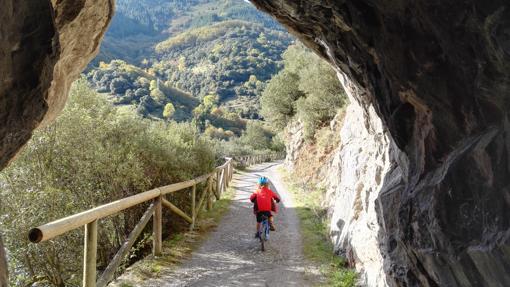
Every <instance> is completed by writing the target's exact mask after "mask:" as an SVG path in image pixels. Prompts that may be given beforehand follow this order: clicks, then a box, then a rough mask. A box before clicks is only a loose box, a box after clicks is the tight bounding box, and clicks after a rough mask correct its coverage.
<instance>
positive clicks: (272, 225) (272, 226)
mask: <svg viewBox="0 0 510 287" xmlns="http://www.w3.org/2000/svg"><path fill="white" fill-rule="evenodd" d="M269 228H270V229H271V231H276V227H275V226H274V217H273V215H272V214H270V215H269Z"/></svg>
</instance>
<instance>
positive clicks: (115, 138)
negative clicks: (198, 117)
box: [0, 80, 215, 286]
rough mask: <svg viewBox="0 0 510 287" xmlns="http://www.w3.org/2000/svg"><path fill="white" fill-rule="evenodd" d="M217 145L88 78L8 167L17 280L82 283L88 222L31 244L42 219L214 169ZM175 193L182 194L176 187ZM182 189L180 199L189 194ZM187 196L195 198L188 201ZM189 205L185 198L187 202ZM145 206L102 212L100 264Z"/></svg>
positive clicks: (2, 178)
mask: <svg viewBox="0 0 510 287" xmlns="http://www.w3.org/2000/svg"><path fill="white" fill-rule="evenodd" d="M214 159H215V157H214V152H213V149H212V148H211V147H210V144H209V143H208V142H207V141H206V140H205V139H204V138H202V137H201V136H200V135H199V134H198V132H197V131H196V129H195V128H194V127H193V126H192V125H191V124H177V123H169V124H166V123H164V122H162V121H159V122H155V121H149V120H144V119H142V118H141V117H140V116H138V115H136V114H134V113H132V112H130V111H129V110H126V109H124V110H119V109H117V108H114V107H113V106H111V105H110V104H109V103H107V102H106V100H105V99H103V98H101V97H99V96H97V95H96V94H95V93H94V92H92V91H91V90H90V89H89V88H88V86H87V85H86V84H85V82H84V81H83V80H80V81H78V82H77V83H75V85H74V87H73V89H72V91H71V96H70V99H69V103H68V104H67V106H66V108H65V109H64V111H63V113H62V115H61V116H60V117H59V118H58V119H57V120H56V121H55V122H54V123H53V124H51V125H49V126H48V127H45V128H42V129H40V130H38V131H36V132H35V133H34V135H33V138H32V140H31V141H30V142H29V143H28V144H27V145H26V147H25V149H24V151H23V152H21V153H20V155H19V157H18V158H17V160H15V161H14V162H13V163H12V164H11V165H10V166H9V168H7V169H5V170H4V171H3V172H2V173H1V174H0V186H1V187H2V188H1V189H0V202H1V203H2V204H1V206H0V208H1V209H2V210H1V214H5V216H3V217H1V218H0V223H1V225H2V227H3V228H4V229H5V233H6V234H5V235H6V236H5V238H6V245H7V249H8V250H9V260H10V261H11V264H10V267H11V268H12V270H11V274H12V275H13V276H12V277H11V279H12V280H13V282H12V285H22V286H26V285H31V284H32V283H33V282H35V281H39V282H41V283H43V285H52V286H64V285H65V286H76V285H79V282H80V278H79V277H80V276H76V275H73V274H80V271H79V270H80V268H81V264H82V263H81V260H82V259H81V258H82V254H81V253H82V248H83V247H82V244H83V243H82V241H83V239H82V230H75V231H73V232H69V233H67V234H65V235H63V236H60V237H57V238H55V239H54V240H51V241H50V242H45V243H43V244H38V245H34V244H28V240H27V238H26V234H27V231H28V230H29V229H30V228H31V227H34V226H38V225H40V224H44V223H47V222H49V221H52V220H56V219H59V218H62V217H65V216H68V215H71V214H74V213H77V212H79V211H82V210H85V209H88V208H91V207H93V206H97V205H99V204H103V203H107V202H111V201H113V200H116V199H119V198H123V197H126V196H129V195H133V194H136V193H139V192H143V191H146V190H148V189H151V188H154V187H157V186H161V185H166V184H170V183H173V182H178V181H182V180H186V179H190V178H192V177H195V176H198V175H202V174H205V173H207V172H210V171H211V170H212V168H213V166H214ZM173 196H174V195H173ZM183 196H187V195H186V194H185V193H180V194H176V195H175V198H173V199H172V200H173V201H175V202H176V204H181V202H184V201H185V198H182V197H183ZM186 202H187V201H186ZM181 206H182V205H181ZM143 212H144V207H135V208H132V209H129V210H128V212H126V213H123V214H121V215H119V216H113V217H108V218H106V219H103V220H101V224H100V229H99V236H98V238H99V242H98V246H99V247H98V267H99V268H104V267H106V264H107V262H109V259H110V258H111V257H112V256H113V255H114V254H115V252H116V251H117V249H118V248H119V244H120V243H121V242H122V241H123V240H124V238H125V236H126V235H127V234H128V233H129V232H130V231H131V230H132V228H133V227H134V225H135V224H136V223H137V221H138V220H139V218H140V216H141V214H142V213H143Z"/></svg>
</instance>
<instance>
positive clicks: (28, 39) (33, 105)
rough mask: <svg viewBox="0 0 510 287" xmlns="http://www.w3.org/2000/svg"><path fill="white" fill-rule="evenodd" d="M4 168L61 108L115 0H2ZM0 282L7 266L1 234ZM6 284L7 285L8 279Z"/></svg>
mask: <svg viewBox="0 0 510 287" xmlns="http://www.w3.org/2000/svg"><path fill="white" fill-rule="evenodd" d="M0 7H2V9H0V22H1V25H0V79H1V81H0V169H2V168H3V167H5V166H6V165H7V163H8V162H9V161H10V160H11V159H12V158H13V157H14V156H15V154H16V152H17V151H18V150H19V149H20V148H21V147H22V146H23V145H24V144H25V143H26V142H27V141H28V140H29V138H30V136H31V134H32V130H34V129H35V128H36V127H37V126H39V125H40V124H43V123H44V122H47V121H51V120H52V119H53V118H54V117H55V116H56V115H57V114H58V113H59V112H60V110H61V109H62V108H63V106H64V104H65V101H66V99H67V93H68V91H69V87H70V85H71V83H72V82H73V81H74V80H75V79H77V78H78V76H79V75H80V73H81V71H82V70H83V69H84V68H85V66H86V65H87V64H88V62H89V61H91V60H92V58H93V57H94V56H95V55H96V54H97V52H98V49H99V44H100V42H101V40H102V37H103V34H104V32H105V31H106V27H107V25H108V23H109V22H110V20H111V17H112V15H113V0H52V1H50V0H36V1H16V0H0ZM0 250H1V251H0V286H4V285H2V284H7V283H6V279H5V278H6V277H7V275H6V273H7V268H6V267H5V262H4V260H2V259H3V248H2V242H1V239H0ZM5 286H7V285H5Z"/></svg>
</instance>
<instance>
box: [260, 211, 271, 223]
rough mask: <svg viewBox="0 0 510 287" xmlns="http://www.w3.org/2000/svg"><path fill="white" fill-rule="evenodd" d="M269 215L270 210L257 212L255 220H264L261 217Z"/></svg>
mask: <svg viewBox="0 0 510 287" xmlns="http://www.w3.org/2000/svg"><path fill="white" fill-rule="evenodd" d="M264 216H265V217H267V218H269V217H271V216H272V215H271V211H261V212H257V222H262V221H264V219H263V217H264Z"/></svg>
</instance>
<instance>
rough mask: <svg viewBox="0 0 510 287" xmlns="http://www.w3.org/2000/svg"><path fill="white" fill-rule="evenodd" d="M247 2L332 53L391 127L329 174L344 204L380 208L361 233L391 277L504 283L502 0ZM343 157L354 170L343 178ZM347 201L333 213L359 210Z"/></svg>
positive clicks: (507, 53)
mask: <svg viewBox="0 0 510 287" xmlns="http://www.w3.org/2000/svg"><path fill="white" fill-rule="evenodd" d="M252 2H253V3H255V4H256V5H257V6H258V7H259V8H260V9H262V10H264V11H267V12H268V13H271V14H273V15H274V16H275V17H276V18H277V19H278V20H279V21H280V22H282V23H283V24H285V25H286V26H288V27H289V29H290V30H291V31H293V32H294V33H295V34H296V35H297V36H298V37H300V38H301V39H302V40H303V41H304V42H305V43H307V45H308V46H309V47H311V48H312V49H314V50H315V51H317V52H318V53H319V54H321V55H322V56H323V57H324V58H326V59H327V60H328V61H330V62H331V63H332V64H333V65H334V66H335V67H336V69H337V70H338V71H339V72H340V73H341V74H343V75H344V77H345V78H346V79H347V81H346V83H347V86H348V90H349V91H350V92H351V94H352V97H353V99H355V101H356V102H357V103H359V105H360V107H362V109H363V110H364V115H365V121H368V122H373V119H372V118H371V116H370V115H371V114H376V115H377V116H378V117H379V118H380V120H381V123H382V126H381V128H382V129H383V130H385V131H387V134H388V140H387V143H388V144H387V148H386V151H382V152H377V151H376V149H375V148H374V147H371V148H369V151H368V154H370V156H371V157H372V158H371V161H368V162H367V164H359V163H358V161H359V160H360V159H363V158H364V157H363V155H359V154H356V153H354V151H353V153H350V152H347V151H346V152H345V153H344V154H343V158H342V159H341V160H340V159H338V160H337V162H338V163H337V165H339V167H338V171H337V172H336V174H333V176H337V177H338V181H339V182H338V185H339V186H341V185H342V184H345V185H346V186H345V190H346V191H345V194H343V195H340V194H342V193H341V191H342V190H343V189H342V187H339V188H338V189H337V191H340V193H339V196H340V197H339V198H341V200H343V201H344V202H347V203H346V206H348V207H351V206H352V207H353V210H350V211H349V212H351V213H353V214H354V213H355V212H357V210H359V209H360V207H359V203H357V204H354V203H353V202H356V201H357V199H356V197H357V195H358V194H360V195H365V196H367V194H368V196H367V197H366V198H368V201H366V198H362V197H361V208H363V204H364V202H368V205H367V206H368V207H369V208H372V206H374V208H375V214H376V217H377V220H376V222H377V224H376V225H377V226H376V227H375V228H374V230H377V232H378V235H377V237H376V238H374V237H373V236H372V235H370V236H369V237H370V239H369V240H368V241H367V242H374V240H375V241H376V242H377V243H373V244H372V243H370V244H371V246H376V247H377V248H378V249H379V252H380V256H381V257H382V259H383V270H384V274H385V275H386V276H385V277H386V284H388V285H390V286H510V275H509V274H510V273H509V272H508V270H510V259H509V258H510V179H509V174H510V138H509V137H510V122H509V119H508V111H509V108H510V92H509V87H510V33H509V30H510V4H509V3H508V1H502V0H501V1H496V0H491V1H484V2H480V1H450V2H448V3H445V2H444V1H439V0H433V1H430V0H423V1H422V0H419V1H411V2H409V1H368V0H352V1H308V0H307V1H304V0H302V1H299V0H298V1H294V0H293V1H290V0H252ZM372 109H373V112H372ZM367 116H368V117H367ZM366 126H367V128H368V130H370V125H366ZM373 132H375V134H377V130H373V131H372V132H371V133H369V134H368V135H370V136H374V137H375V134H374V133H373ZM364 133H365V132H361V135H360V137H361V138H363V137H366V136H367V135H363V134H364ZM351 136H354V135H351ZM374 140H375V141H373V143H377V141H378V140H379V142H381V143H383V142H385V141H386V140H381V139H375V138H374ZM384 146H385V144H381V147H384ZM370 149H374V150H373V151H370ZM341 153H342V152H341V151H340V154H339V157H340V155H341ZM346 153H348V154H346ZM360 153H363V150H361V151H360ZM384 154H387V159H386V160H382V159H383V158H384V157H385V156H384ZM373 157H375V158H373ZM378 159H380V160H378ZM348 160H352V161H354V162H353V163H350V164H349V163H345V162H346V161H348ZM377 162H380V163H381V166H382V169H381V175H380V180H381V182H380V184H378V183H377V180H374V179H373V178H372V176H374V175H377V172H375V173H374V171H376V167H375V166H374V165H375V164H376V163H377ZM342 166H343V168H344V169H345V168H346V167H347V168H352V169H355V170H356V171H355V172H353V174H352V175H351V176H350V179H351V180H350V181H348V179H347V178H344V177H343V175H344V174H346V173H347V172H348V171H343V170H341V169H342ZM365 168H368V170H366V169H365ZM363 174H364V177H365V178H363V177H360V175H363ZM342 179H343V180H345V181H346V182H345V183H342V182H340V181H341V180H342ZM360 184H363V186H362V187H360V186H361V185H360ZM357 189H360V190H361V191H360V192H358V191H357ZM370 189H371V191H370V193H367V191H368V190H370ZM342 196H343V198H342ZM358 202H359V201H358ZM353 204H354V205H353ZM365 204H366V203H365ZM342 206H343V205H342ZM367 210H368V209H367ZM342 212H344V211H337V215H333V217H334V220H336V219H337V218H338V219H341V218H347V219H350V218H355V217H354V215H350V214H341V213H342ZM369 212H371V211H370V210H369ZM358 218H359V217H358ZM364 220H366V221H367V222H371V223H375V222H374V221H373V216H371V215H367V217H366V219H364ZM333 224H336V225H337V226H338V224H337V222H333ZM346 224H351V223H350V222H347V223H346ZM340 225H341V224H340ZM356 226H357V225H352V224H351V225H347V230H344V229H345V228H346V227H345V226H344V227H343V228H342V231H340V235H339V237H338V238H339V239H340V241H346V240H347V241H349V240H350V241H351V242H352V238H354V237H353V236H358V235H359V233H362V230H365V231H366V228H364V229H362V230H361V229H360V230H359V231H355V230H354V229H353V230H352V231H348V230H349V228H355V227H356ZM367 228H368V229H370V228H369V227H367ZM339 230H340V228H339ZM373 232H374V231H370V232H369V233H370V234H373ZM359 236H361V235H359ZM349 238H350V239H349ZM342 244H343V243H342ZM342 244H340V246H342ZM352 248H353V249H357V248H356V247H354V246H353V247H352ZM357 250H358V251H357V252H358V253H356V254H355V256H356V257H357V258H358V259H359V261H366V262H368V261H367V260H370V259H368V258H369V255H368V254H360V253H359V249H357ZM370 252H371V251H370ZM361 253H363V251H362V250H361ZM372 258H376V257H372ZM363 264H364V263H363ZM378 268H379V267H375V269H378ZM376 277H377V276H376ZM367 278H368V279H367V280H368V281H367V282H368V283H370V284H375V285H377V284H379V283H378V282H382V281H377V282H376V281H372V279H370V276H369V277H367ZM381 278H382V277H381ZM381 284H382V283H381Z"/></svg>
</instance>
